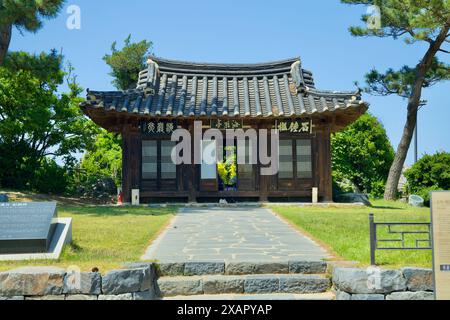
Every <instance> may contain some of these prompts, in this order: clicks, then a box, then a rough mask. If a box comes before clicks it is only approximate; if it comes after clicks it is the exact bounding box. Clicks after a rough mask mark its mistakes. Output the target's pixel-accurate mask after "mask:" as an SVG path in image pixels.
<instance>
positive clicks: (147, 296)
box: [133, 290, 156, 300]
mask: <svg viewBox="0 0 450 320" xmlns="http://www.w3.org/2000/svg"><path fill="white" fill-rule="evenodd" d="M133 300H156V295H155V292H154V290H148V291H141V292H134V293H133Z"/></svg>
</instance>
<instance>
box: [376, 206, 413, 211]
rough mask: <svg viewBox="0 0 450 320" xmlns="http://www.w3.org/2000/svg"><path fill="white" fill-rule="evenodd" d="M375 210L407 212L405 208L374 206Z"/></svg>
mask: <svg viewBox="0 0 450 320" xmlns="http://www.w3.org/2000/svg"><path fill="white" fill-rule="evenodd" d="M369 208H373V209H387V210H405V208H399V207H392V206H372V207H369Z"/></svg>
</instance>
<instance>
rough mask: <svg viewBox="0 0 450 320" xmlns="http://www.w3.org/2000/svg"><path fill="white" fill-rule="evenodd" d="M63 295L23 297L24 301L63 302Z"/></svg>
mask: <svg viewBox="0 0 450 320" xmlns="http://www.w3.org/2000/svg"><path fill="white" fill-rule="evenodd" d="M65 299H66V297H65V296H64V295H48V296H37V297H25V300H51V301H55V300H65Z"/></svg>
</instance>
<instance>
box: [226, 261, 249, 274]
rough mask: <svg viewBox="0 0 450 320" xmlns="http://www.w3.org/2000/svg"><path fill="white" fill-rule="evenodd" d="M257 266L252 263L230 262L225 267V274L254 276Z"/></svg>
mask: <svg viewBox="0 0 450 320" xmlns="http://www.w3.org/2000/svg"><path fill="white" fill-rule="evenodd" d="M254 270H255V264H254V263H252V262H229V263H227V264H226V265H225V274H229V275H244V274H253V273H254Z"/></svg>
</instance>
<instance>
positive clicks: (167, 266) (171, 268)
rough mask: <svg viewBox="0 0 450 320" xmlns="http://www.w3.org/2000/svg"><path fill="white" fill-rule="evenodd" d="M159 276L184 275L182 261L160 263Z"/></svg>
mask: <svg viewBox="0 0 450 320" xmlns="http://www.w3.org/2000/svg"><path fill="white" fill-rule="evenodd" d="M158 266H159V275H160V276H182V275H184V263H179V262H175V263H160V264H159V265H158Z"/></svg>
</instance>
